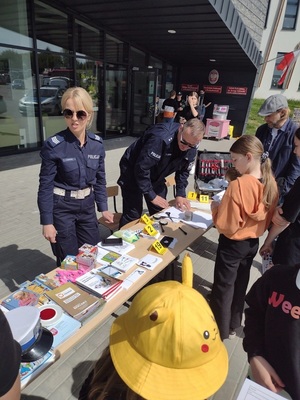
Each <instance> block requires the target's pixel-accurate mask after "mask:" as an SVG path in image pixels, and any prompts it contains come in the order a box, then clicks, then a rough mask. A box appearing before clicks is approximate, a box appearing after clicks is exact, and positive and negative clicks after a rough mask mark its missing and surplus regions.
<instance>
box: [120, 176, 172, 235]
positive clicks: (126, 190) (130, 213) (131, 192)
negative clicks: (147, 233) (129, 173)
mask: <svg viewBox="0 0 300 400" xmlns="http://www.w3.org/2000/svg"><path fill="white" fill-rule="evenodd" d="M153 189H154V190H155V193H156V194H157V195H158V196H161V197H163V198H164V199H165V198H166V195H167V191H168V189H167V187H166V185H165V183H164V182H160V184H157V185H154V186H153ZM121 190H122V197H123V215H122V218H121V220H120V228H121V227H122V226H124V225H126V224H128V223H129V222H131V221H135V220H137V219H139V218H140V217H141V215H142V213H143V193H142V192H141V190H140V189H139V187H138V186H137V185H136V184H135V182H133V183H132V184H131V185H129V184H124V185H123V186H121ZM145 201H146V203H147V208H148V210H149V214H150V215H153V214H155V213H157V212H160V211H161V210H162V208H161V207H157V206H155V205H154V204H153V203H152V202H151V201H150V200H149V199H147V196H145Z"/></svg>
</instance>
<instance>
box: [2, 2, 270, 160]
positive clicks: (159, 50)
mask: <svg viewBox="0 0 300 400" xmlns="http://www.w3.org/2000/svg"><path fill="white" fill-rule="evenodd" d="M154 2H155V4H153V1H150V2H149V1H148V0H147V1H143V2H140V3H139V5H138V6H139V7H142V8H141V9H136V7H137V3H136V2H134V1H131V0H130V1H126V0H117V2H115V3H114V7H113V8H112V7H110V5H109V3H107V2H105V3H103V4H102V3H101V4H100V3H99V4H98V5H97V7H96V8H95V4H94V2H90V1H88V0H87V1H86V2H85V3H84V4H83V3H82V4H81V2H75V3H76V4H75V3H74V2H73V1H69V0H61V1H58V0H57V1H56V0H53V1H48V0H44V1H41V0H10V1H5V2H4V3H3V4H2V5H1V14H0V156H1V155H6V154H14V153H18V152H23V151H30V150H35V149H39V148H40V147H41V145H42V143H43V141H44V140H45V139H46V138H48V137H49V136H51V135H53V134H55V133H56V132H58V131H59V130H61V129H64V127H65V123H64V120H63V118H62V116H61V112H62V110H61V105H60V99H61V96H62V93H63V92H64V90H66V88H68V87H70V86H74V85H76V86H82V87H84V88H85V89H86V90H87V91H88V92H89V93H90V95H91V96H92V98H93V100H94V110H95V118H94V122H93V126H92V128H91V129H92V130H93V131H94V132H99V133H100V134H101V135H102V136H103V137H104V138H110V137H115V136H117V135H134V136H138V135H140V134H142V132H144V130H145V129H146V128H147V127H148V126H149V125H151V124H152V123H154V122H155V104H156V99H157V97H160V98H165V97H167V96H168V94H169V92H170V91H171V90H172V89H175V90H181V91H183V92H184V96H185V95H187V94H188V92H189V91H190V90H191V89H190V88H193V87H195V85H196V87H197V88H198V89H197V91H198V90H201V89H202V88H206V90H207V93H206V101H207V102H208V101H211V102H212V105H213V104H228V105H229V110H230V111H229V116H228V117H229V118H230V119H231V121H232V124H233V125H235V128H236V133H237V136H239V135H240V134H241V133H242V132H243V127H244V125H245V122H246V118H247V110H248V107H249V104H250V102H251V98H252V93H253V87H254V82H255V79H256V76H257V69H258V65H259V62H260V53H259V44H260V40H261V37H262V31H263V24H264V15H265V14H266V12H267V4H268V1H267V0H263V1H259V0H255V1H253V2H252V6H251V9H249V8H248V7H246V6H245V4H243V1H238V0H234V1H230V0H199V1H198V0H197V1H196V0H188V2H186V3H185V4H184V5H182V2H180V1H171V2H170V1H169V0H164V1H159V0H155V1H154ZM170 5H172V7H171V8H172V10H171V9H170ZM235 6H236V7H235ZM80 7H81V8H80ZM93 7H94V8H93ZM101 7H102V8H101ZM131 7H132V10H131ZM183 11H184V12H185V18H182V12H183ZM126 13H127V14H126ZM164 14H165V15H164ZM116 20H118V21H119V23H118V24H117V23H116ZM131 21H132V22H131ZM167 23H170V24H173V25H174V26H176V27H177V33H176V30H174V31H173V30H168V33H166V32H167V28H166V24H167ZM125 24H126V26H125ZM134 28H135V29H136V30H135V31H134ZM147 29H148V31H147ZM130 32H132V34H131V36H130ZM139 32H140V33H141V34H139ZM151 32H152V34H151ZM142 33H143V35H142ZM173 33H176V35H175V36H174V35H173V36H172V35H171V34H173ZM166 35H168V36H166ZM142 36H143V38H144V39H143V41H141V40H140V37H142ZM170 38H171V39H170ZM173 38H175V39H173ZM155 40H156V41H155ZM152 42H153V43H152ZM149 43H150V44H149ZM151 43H152V47H151ZM162 44H163V45H164V47H160V46H161V45H162ZM237 60H238V62H237ZM214 70H216V71H217V73H218V81H216V82H213V83H211V82H210V80H209V76H210V75H211V72H212V71H214ZM212 107H213V106H211V109H210V110H208V114H207V116H208V117H209V116H210V115H209V113H210V114H212Z"/></svg>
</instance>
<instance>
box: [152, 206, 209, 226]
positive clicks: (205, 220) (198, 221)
mask: <svg viewBox="0 0 300 400" xmlns="http://www.w3.org/2000/svg"><path fill="white" fill-rule="evenodd" d="M166 212H169V213H170V217H171V218H172V219H173V221H174V222H179V221H181V222H184V223H185V224H187V225H190V226H192V227H193V228H203V229H207V228H209V227H210V225H211V224H212V216H211V215H210V214H208V213H206V212H202V211H194V212H193V219H192V221H185V220H184V212H183V211H180V210H178V208H175V207H170V208H167V209H166V210H164V211H163V212H161V213H160V214H159V215H161V216H165V217H166V218H168V217H167V215H166Z"/></svg>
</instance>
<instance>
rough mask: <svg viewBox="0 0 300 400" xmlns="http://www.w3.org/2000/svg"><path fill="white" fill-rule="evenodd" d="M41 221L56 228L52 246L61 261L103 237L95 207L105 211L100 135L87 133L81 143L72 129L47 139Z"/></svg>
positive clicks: (43, 150) (41, 190)
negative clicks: (100, 234)
mask: <svg viewBox="0 0 300 400" xmlns="http://www.w3.org/2000/svg"><path fill="white" fill-rule="evenodd" d="M40 155H41V158H42V165H41V170H40V185H39V191H38V206H39V210H40V223H41V224H42V225H49V224H53V225H54V226H55V228H56V230H57V236H56V243H52V244H51V245H52V250H53V253H54V255H55V256H56V257H57V260H58V263H59V262H60V261H61V260H63V259H64V258H65V256H66V255H68V254H70V255H77V253H78V248H79V247H80V246H81V245H82V244H84V243H89V244H93V245H94V244H96V243H98V242H99V241H100V236H99V227H98V222H97V216H96V211H95V202H96V205H97V210H98V211H100V212H101V211H106V210H107V209H108V208H107V195H106V179H105V167H104V158H105V151H104V147H103V143H102V139H101V137H100V136H98V135H95V134H93V133H87V134H86V142H85V144H84V145H83V146H82V147H81V146H80V142H79V140H78V139H77V138H76V136H75V135H73V133H72V132H71V131H70V130H69V129H66V130H63V131H61V132H59V133H57V134H56V135H55V136H52V137H50V138H49V139H47V140H46V141H45V143H44V145H43V147H42V150H41V153H40Z"/></svg>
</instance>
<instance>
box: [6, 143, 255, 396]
mask: <svg viewBox="0 0 300 400" xmlns="http://www.w3.org/2000/svg"><path fill="white" fill-rule="evenodd" d="M134 140H136V138H133V137H125V138H115V139H109V140H106V141H105V142H104V145H105V148H106V173H107V184H108V185H111V184H115V183H116V181H117V178H118V175H119V167H118V161H119V159H120V157H121V155H122V154H123V152H124V150H125V148H126V147H127V146H128V145H129V144H130V143H131V142H133V141H134ZM233 140H234V139H230V140H225V139H223V140H220V141H216V140H209V139H204V140H203V141H202V143H201V145H200V150H203V149H206V150H209V151H210V150H211V151H228V150H229V148H230V146H231V144H232V142H233ZM39 167H40V158H39V152H36V151H35V152H31V153H25V154H18V155H14V156H5V157H1V158H0V185H1V188H2V189H1V192H0V200H1V231H0V239H1V241H0V243H1V248H0V257H1V265H0V297H4V296H6V295H8V294H9V293H10V292H12V291H14V290H16V289H17V285H18V284H20V283H22V282H24V281H25V280H27V279H29V280H32V279H33V278H34V277H35V276H36V275H37V274H39V273H42V272H43V273H47V272H48V271H50V270H51V269H53V268H55V259H54V257H53V255H52V252H51V249H50V246H49V243H48V242H47V241H46V240H45V239H44V238H43V236H42V234H41V227H40V225H39V213H38V208H37V203H36V198H37V188H38V175H39ZM193 183H194V177H193V176H192V175H191V176H190V179H189V187H188V189H189V190H193ZM171 194H172V191H171V189H170V191H169V196H170V198H171ZM118 208H119V210H121V202H120V198H119V199H118ZM111 210H112V205H111ZM108 234H109V232H105V231H103V235H105V236H107V235H108ZM217 241H218V233H217V231H216V229H215V228H211V229H210V230H209V231H208V232H206V234H205V235H204V236H203V237H202V238H200V239H198V240H197V241H195V242H194V243H193V244H192V245H191V246H190V247H189V248H188V249H187V251H189V252H190V254H191V257H192V260H193V265H194V287H195V288H196V289H197V290H199V291H200V292H201V293H202V294H203V295H206V294H207V293H209V292H210V290H211V286H212V280H213V269H214V259H215V254H216V249H217ZM181 260H182V255H181V256H180V258H179V260H178V265H177V267H176V270H175V279H178V280H180V273H181V268H180V266H181ZM259 276H260V260H259V256H257V257H256V258H255V260H254V262H253V268H252V271H251V280H250V285H251V284H252V282H253V281H254V280H256V279H257V278H258V277H259ZM125 310H126V308H125V307H124V306H122V307H121V308H120V309H119V310H118V311H117V314H120V313H122V312H124V311H125ZM113 318H114V317H112V316H111V317H110V318H109V319H108V320H107V321H106V322H105V323H104V324H103V325H101V326H99V327H97V329H95V331H94V332H92V333H91V334H90V335H88V336H87V337H86V338H85V339H84V341H82V342H81V343H80V344H78V345H76V346H74V348H73V349H72V350H71V351H69V352H68V353H67V354H65V355H63V356H62V357H61V358H60V359H59V360H58V361H57V362H55V364H53V365H52V366H51V367H49V368H48V369H47V370H46V371H45V372H44V373H43V374H42V375H41V376H39V377H38V378H37V379H35V380H34V381H33V382H32V383H31V384H29V385H28V386H27V387H26V388H25V389H24V390H23V392H22V400H25V399H27V400H46V399H47V400H74V399H77V397H78V392H79V389H80V387H81V384H82V382H83V381H84V379H85V377H86V376H87V374H88V371H89V370H90V368H91V367H92V363H93V361H95V360H96V359H97V358H98V357H99V356H100V354H101V352H102V350H103V349H104V348H105V347H106V345H107V343H108V334H109V330H110V326H111V323H112V321H113ZM224 343H225V345H226V347H227V350H228V354H229V359H230V365H229V374H228V377H227V380H226V382H225V384H224V385H223V386H222V388H221V389H220V390H219V391H218V392H217V393H216V394H215V395H214V396H212V397H211V398H210V400H234V399H236V398H237V395H238V392H239V389H240V386H241V384H242V382H243V380H244V378H245V376H246V373H247V369H248V365H247V359H246V355H245V353H244V351H243V349H242V329H240V331H238V333H237V337H236V338H235V339H234V340H225V342H224ZM177 400H180V399H177Z"/></svg>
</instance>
